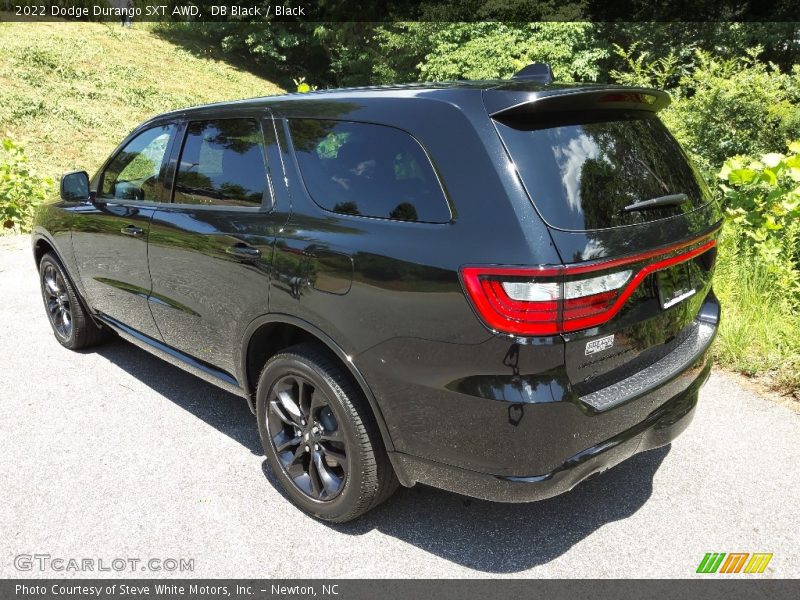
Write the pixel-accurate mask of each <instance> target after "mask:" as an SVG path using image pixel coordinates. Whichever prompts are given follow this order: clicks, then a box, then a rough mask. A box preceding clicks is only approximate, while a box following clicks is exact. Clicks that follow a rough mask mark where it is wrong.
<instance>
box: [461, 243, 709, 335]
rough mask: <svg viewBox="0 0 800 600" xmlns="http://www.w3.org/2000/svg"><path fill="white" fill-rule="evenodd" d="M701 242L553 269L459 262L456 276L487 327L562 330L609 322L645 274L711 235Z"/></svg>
mask: <svg viewBox="0 0 800 600" xmlns="http://www.w3.org/2000/svg"><path fill="white" fill-rule="evenodd" d="M701 241H702V243H700V242H701ZM701 241H698V240H694V241H692V242H689V243H687V244H682V245H678V246H673V247H669V248H664V249H662V250H660V251H650V252H647V253H642V254H638V255H633V256H629V257H625V258H622V259H614V260H607V261H600V262H596V263H589V264H580V265H567V266H560V267H553V268H542V269H530V268H524V267H463V268H462V269H461V279H462V281H463V284H464V288H465V290H466V292H467V296H468V297H469V299H470V300H471V301H472V304H473V306H474V307H475V309H476V311H477V312H478V315H479V316H480V317H481V319H482V320H483V321H484V322H485V323H486V325H488V326H489V327H490V328H491V329H494V330H496V331H500V332H503V333H509V334H513V335H528V336H533V335H553V334H558V333H566V332H569V331H578V330H581V329H588V328H590V327H596V326H597V325H600V324H602V323H605V322H607V321H609V320H610V319H611V318H612V317H613V316H614V315H616V314H617V312H619V310H620V308H622V305H623V304H624V303H625V301H626V300H627V299H628V298H629V297H630V295H631V294H632V293H633V291H634V290H635V289H636V287H637V286H638V285H639V284H640V283H641V282H642V280H643V279H644V278H645V277H646V276H647V275H648V274H650V273H652V272H654V271H658V270H661V269H666V268H669V267H671V266H672V265H675V264H678V263H680V262H684V261H687V260H691V259H692V258H694V257H696V256H698V255H700V254H703V253H704V252H706V251H707V250H710V249H711V248H713V247H714V246H715V245H716V240H715V239H707V240H701ZM698 244H700V245H698ZM687 248H688V249H687ZM648 261H649V262H648ZM637 263H638V264H637Z"/></svg>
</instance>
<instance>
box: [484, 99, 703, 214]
mask: <svg viewBox="0 0 800 600" xmlns="http://www.w3.org/2000/svg"><path fill="white" fill-rule="evenodd" d="M496 126H497V130H498V132H499V134H500V137H501V138H502V140H503V142H504V143H505V145H506V148H507V149H508V152H509V154H510V155H511V158H512V160H513V161H514V163H515V165H516V167H517V169H518V171H519V173H520V176H521V177H522V180H523V183H524V184H525V187H526V189H527V190H528V193H529V194H530V196H531V199H532V200H533V203H534V204H535V205H536V208H537V209H538V210H539V212H540V213H541V215H542V217H543V218H544V220H545V221H547V223H548V224H550V225H551V226H553V227H557V228H559V229H567V230H587V229H606V228H611V227H619V226H623V225H634V224H637V223H645V222H648V221H653V220H657V219H663V218H667V217H671V216H675V215H678V214H681V213H685V212H688V211H691V210H693V209H695V208H697V207H699V206H701V205H703V204H706V203H707V202H708V201H709V199H710V198H709V195H708V190H707V188H706V186H705V184H704V183H703V181H702V178H701V177H700V175H699V173H697V172H696V171H695V169H694V167H693V166H692V165H691V164H690V163H689V161H688V159H687V157H686V156H685V154H684V153H683V151H682V150H681V148H680V146H679V145H678V143H677V142H676V141H675V138H673V137H672V135H671V134H670V133H669V132H668V131H667V129H666V128H665V127H664V125H663V124H662V123H661V121H659V120H658V118H657V117H655V116H654V115H649V114H648V115H647V116H643V115H638V114H630V113H629V114H614V115H609V114H608V113H606V112H603V113H599V114H597V115H594V116H592V115H587V114H584V115H581V116H580V117H579V118H570V117H562V118H560V120H558V121H556V122H553V120H548V121H547V122H546V123H545V122H542V121H533V120H532V119H525V118H516V119H514V120H504V121H496ZM674 194H686V196H687V201H686V202H685V203H684V204H682V205H679V206H664V207H661V208H654V209H649V210H639V211H624V210H623V208H624V207H626V206H629V205H631V204H635V203H637V202H641V201H644V200H650V199H653V198H660V197H663V196H671V195H674Z"/></svg>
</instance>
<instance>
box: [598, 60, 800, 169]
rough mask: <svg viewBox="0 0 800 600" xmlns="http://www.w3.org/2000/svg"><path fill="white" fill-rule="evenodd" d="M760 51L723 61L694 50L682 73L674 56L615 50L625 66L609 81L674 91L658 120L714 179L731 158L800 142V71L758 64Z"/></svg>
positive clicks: (616, 71)
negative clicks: (654, 56)
mask: <svg viewBox="0 0 800 600" xmlns="http://www.w3.org/2000/svg"><path fill="white" fill-rule="evenodd" d="M761 52H762V49H761V48H753V49H750V50H748V51H747V52H746V54H744V55H743V56H737V57H735V58H729V59H722V58H719V57H717V56H714V55H712V54H711V53H709V52H706V51H702V50H696V51H695V52H694V60H695V62H694V64H693V65H692V66H691V67H685V66H681V63H680V61H679V60H678V59H677V57H676V56H675V55H674V54H668V55H666V56H662V57H660V58H656V59H652V60H651V59H650V55H649V54H648V53H647V52H638V53H637V48H636V47H632V48H630V49H628V50H624V49H622V48H620V47H617V48H616V53H617V55H618V56H620V57H622V58H623V60H624V61H625V63H626V67H627V68H626V70H625V71H619V70H613V71H612V72H611V76H612V78H613V79H615V80H616V81H618V82H620V83H624V84H628V85H642V86H648V87H659V88H662V89H663V88H665V87H666V88H670V89H669V91H670V92H671V94H672V96H673V103H672V105H671V106H670V107H668V108H667V109H666V110H665V111H663V112H662V113H661V118H662V120H663V121H664V122H665V123H666V125H667V126H668V127H669V129H670V130H671V131H672V132H673V134H675V136H676V137H677V138H678V140H679V141H680V142H681V143H682V144H683V146H684V147H685V148H686V150H687V151H688V152H689V153H690V154H691V155H692V157H693V158H694V160H695V161H696V162H697V163H698V164H699V166H700V167H701V168H702V169H703V170H704V171H705V172H706V173H707V174H709V175H710V174H711V173H713V172H714V171H715V170H716V169H718V168H719V167H720V166H721V165H722V163H723V162H724V161H725V159H726V158H728V157H731V156H735V155H740V154H750V155H753V154H759V153H764V152H769V151H770V150H772V149H774V148H779V147H781V146H782V145H783V144H784V142H785V140H786V139H796V138H798V137H800V66H798V65H795V66H794V67H793V68H792V72H791V73H783V72H781V71H780V70H779V69H778V68H777V67H776V66H775V65H773V64H769V63H765V62H763V61H761V60H759V59H758V56H759V55H760V54H761Z"/></svg>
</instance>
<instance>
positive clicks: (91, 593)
mask: <svg viewBox="0 0 800 600" xmlns="http://www.w3.org/2000/svg"><path fill="white" fill-rule="evenodd" d="M340 587H341V586H340V585H339V584H336V583H314V584H295V583H292V584H285V583H269V584H267V583H263V582H259V583H258V584H257V585H252V584H244V583H243V584H238V583H230V584H228V583H227V582H225V583H220V582H210V583H206V582H197V583H185V582H181V583H174V582H162V583H150V582H147V583H144V582H141V583H139V582H137V583H133V584H125V583H108V584H106V583H103V582H98V581H92V580H88V581H82V582H75V583H71V582H59V583H47V584H41V583H30V584H28V583H16V584H15V585H14V595H15V596H17V597H23V598H24V597H33V598H43V597H47V596H59V597H62V598H64V597H66V598H93V597H94V598H112V597H118V596H119V597H134V598H141V597H151V596H160V597H165V598H176V597H178V598H180V597H193V598H197V597H204V596H206V597H210V598H223V597H233V598H241V597H244V596H258V597H262V598H263V597H286V596H298V597H302V598H311V597H316V596H321V597H325V596H339V594H340Z"/></svg>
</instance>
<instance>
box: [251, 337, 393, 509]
mask: <svg viewBox="0 0 800 600" xmlns="http://www.w3.org/2000/svg"><path fill="white" fill-rule="evenodd" d="M256 400H257V402H256V406H257V413H258V428H259V433H260V434H261V441H262V444H263V446H264V452H265V453H266V455H267V460H268V462H269V464H270V467H271V468H272V470H273V472H274V473H275V475H276V476H277V478H278V480H279V481H280V483H281V485H282V487H283V488H284V490H285V491H286V493H287V494H288V495H289V497H290V498H291V500H292V501H293V502H294V503H295V504H296V505H298V506H299V507H300V508H301V509H303V510H304V511H306V512H307V513H309V514H312V515H314V516H315V517H318V518H320V519H324V520H326V521H333V522H338V523H341V522H344V521H349V520H351V519H355V518H356V517H359V516H360V515H362V514H364V513H366V512H367V511H368V510H370V509H371V508H373V507H374V506H376V505H377V504H379V503H380V502H382V501H383V500H385V499H386V498H388V496H389V495H390V494H391V493H392V492H393V491H394V490H395V489H396V488H397V479H396V477H395V475H394V471H393V470H392V467H391V465H390V464H389V460H388V457H387V455H386V451H385V450H384V448H383V444H382V442H381V439H380V434H379V433H378V431H377V427H376V426H375V424H374V421H373V419H372V416H371V413H370V412H369V408H368V406H367V404H366V402H365V400H364V398H363V396H362V394H361V393H360V391H359V390H358V389H357V388H356V387H355V386H354V385H353V383H352V382H351V381H350V379H349V377H348V376H347V373H346V372H345V371H344V368H343V367H342V366H341V365H340V364H339V363H338V362H337V361H336V360H335V359H334V358H333V357H331V356H330V355H328V354H327V353H326V352H324V351H323V350H321V349H320V348H319V347H317V346H315V345H312V344H301V345H298V346H293V347H291V348H289V349H287V350H286V351H284V352H282V353H281V354H278V355H276V356H274V357H272V358H271V359H270V360H269V361H268V362H267V364H266V365H265V367H264V369H263V371H262V372H261V377H260V378H259V383H258V390H257V392H256Z"/></svg>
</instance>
